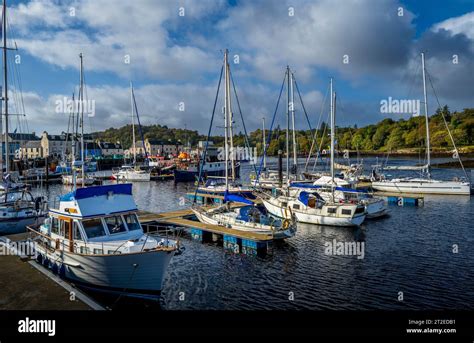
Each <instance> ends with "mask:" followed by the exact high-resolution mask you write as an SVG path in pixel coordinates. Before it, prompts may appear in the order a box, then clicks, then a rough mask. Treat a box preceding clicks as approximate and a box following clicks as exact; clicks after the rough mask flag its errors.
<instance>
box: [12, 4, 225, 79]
mask: <svg viewBox="0 0 474 343" xmlns="http://www.w3.org/2000/svg"><path fill="white" fill-rule="evenodd" d="M178 5H179V6H178ZM222 5H223V2H222V0H219V1H212V0H209V1H199V2H195V1H191V0H184V1H180V2H175V1H159V2H157V1H152V0H141V1H137V2H129V1H125V0H118V1H108V0H84V1H81V2H78V1H66V2H61V3H57V2H52V1H46V2H44V3H43V2H37V1H32V2H30V3H28V4H19V5H18V6H17V7H15V8H13V9H12V16H13V21H14V23H15V28H16V27H17V26H18V27H20V31H19V33H20V37H19V38H18V39H17V41H18V43H19V46H20V48H21V49H23V50H26V51H27V52H28V53H30V54H31V55H33V56H35V57H37V58H39V59H41V60H43V61H45V62H47V63H50V64H53V65H57V66H59V67H61V68H66V67H73V68H77V55H78V54H79V52H83V53H84V56H85V58H87V67H88V69H89V70H93V71H101V72H103V71H106V72H112V73H115V74H117V75H120V76H122V77H126V78H134V77H143V76H146V77H151V78H155V79H159V78H175V79H179V78H181V79H188V78H190V77H192V76H193V75H196V74H198V73H203V72H208V71H210V70H211V68H210V66H212V62H213V61H214V62H215V61H217V60H216V58H215V54H214V52H208V51H205V50H204V49H202V48H197V47H194V46H191V45H187V44H179V43H176V42H174V40H173V37H171V35H170V32H169V31H168V27H173V26H174V27H177V29H178V30H179V29H180V25H183V26H184V27H185V26H186V25H189V24H191V23H194V22H195V21H198V20H201V19H205V18H206V16H208V15H210V14H212V13H214V11H217V10H218V9H219V8H221V6H222ZM180 6H181V7H183V8H184V9H185V16H184V17H180V16H179V15H178V14H179V12H178V11H179V8H180ZM71 8H73V9H74V16H71V15H70V14H71V13H72V12H71ZM48 18H52V19H48ZM74 57H76V58H74ZM128 60H130V64H127V63H126V62H128ZM209 62H211V63H209Z"/></svg>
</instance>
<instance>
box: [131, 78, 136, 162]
mask: <svg viewBox="0 0 474 343" xmlns="http://www.w3.org/2000/svg"><path fill="white" fill-rule="evenodd" d="M130 106H131V108H132V147H133V165H135V164H136V163H137V144H136V142H135V114H134V112H133V84H132V81H130Z"/></svg>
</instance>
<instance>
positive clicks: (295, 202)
mask: <svg viewBox="0 0 474 343" xmlns="http://www.w3.org/2000/svg"><path fill="white" fill-rule="evenodd" d="M291 76H292V74H291V73H290V72H289V70H288V71H287V77H288V78H289V79H290V80H291ZM290 82H291V81H290ZM330 94H331V177H330V183H329V185H330V187H331V197H330V199H329V201H327V200H324V199H323V198H322V197H321V195H320V194H319V193H318V192H317V191H307V190H301V189H298V190H297V191H296V192H290V190H289V188H285V189H284V190H280V191H279V192H280V193H283V194H268V193H264V192H262V193H261V194H260V195H259V197H260V198H261V199H262V202H263V204H264V206H265V208H266V209H267V210H268V212H269V213H271V214H272V215H274V216H278V217H281V218H286V219H287V218H290V217H292V216H293V215H294V216H295V217H296V219H297V220H298V222H303V223H308V224H318V225H331V226H359V225H361V224H362V222H363V221H364V219H365V217H366V210H365V206H364V205H361V204H357V203H351V202H346V201H343V202H341V201H337V199H336V198H335V196H334V192H335V189H336V187H337V184H336V178H335V173H334V169H335V168H334V135H335V93H333V82H332V79H331V83H330ZM287 159H288V157H287ZM287 163H288V162H287ZM324 184H326V182H325V181H324ZM276 191H277V192H278V190H276Z"/></svg>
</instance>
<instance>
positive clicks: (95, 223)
mask: <svg viewBox="0 0 474 343" xmlns="http://www.w3.org/2000/svg"><path fill="white" fill-rule="evenodd" d="M82 226H83V227H84V231H85V232H86V235H87V238H96V237H102V236H105V235H106V233H105V229H104V226H103V225H102V220H100V218H97V219H86V220H83V221H82Z"/></svg>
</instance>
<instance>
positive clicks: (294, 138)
mask: <svg viewBox="0 0 474 343" xmlns="http://www.w3.org/2000/svg"><path fill="white" fill-rule="evenodd" d="M293 82H294V80H293V73H290V93H291V103H290V107H291V108H290V110H291V121H292V131H293V168H294V171H295V174H297V167H298V156H297V155H296V128H295V93H294V89H293Z"/></svg>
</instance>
